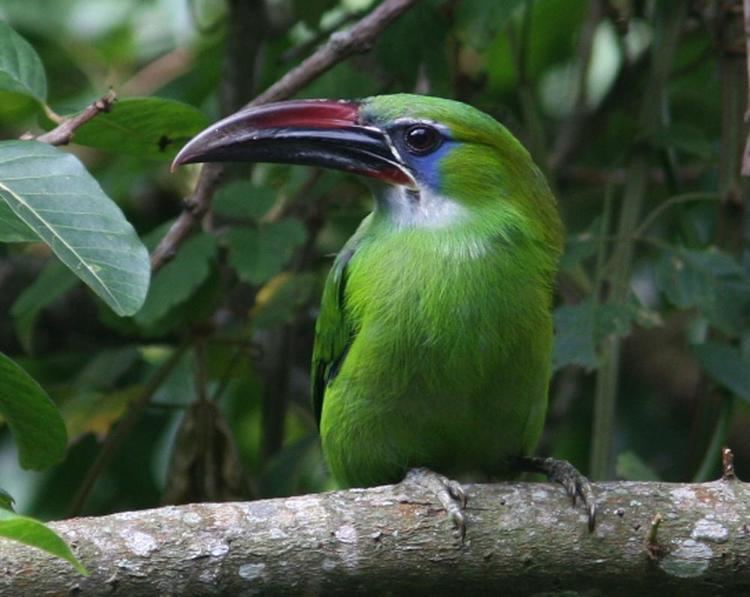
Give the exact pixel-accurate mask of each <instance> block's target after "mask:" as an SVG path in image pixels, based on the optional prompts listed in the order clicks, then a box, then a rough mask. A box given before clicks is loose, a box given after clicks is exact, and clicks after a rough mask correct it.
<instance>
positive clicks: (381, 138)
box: [172, 100, 416, 188]
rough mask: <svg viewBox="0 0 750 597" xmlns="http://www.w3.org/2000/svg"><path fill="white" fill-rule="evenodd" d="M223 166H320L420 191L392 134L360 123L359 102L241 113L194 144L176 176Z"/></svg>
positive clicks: (295, 104)
mask: <svg viewBox="0 0 750 597" xmlns="http://www.w3.org/2000/svg"><path fill="white" fill-rule="evenodd" d="M218 161H246V162H248V161H249V162H273V163H284V164H302V165H311V166H319V167H324V168H334V169H337V170H344V171H348V172H353V173H356V174H362V175H364V176H368V177H371V178H376V179H379V180H383V181H385V182H388V183H390V184H396V185H403V186H407V187H411V188H415V187H416V182H415V180H414V177H413V176H412V175H411V173H410V172H409V169H408V168H407V167H406V166H405V165H404V164H403V162H402V161H401V159H400V157H399V156H398V155H397V154H396V153H395V152H394V151H393V149H392V146H391V143H390V142H389V140H388V138H387V136H386V134H385V133H384V132H383V131H382V130H380V129H379V128H377V127H375V126H368V125H363V124H361V123H360V122H359V103H357V102H349V101H331V100H292V101H286V102H277V103H272V104H266V105H263V106H260V107H257V108H249V109H246V110H241V111H239V112H236V113H235V114H232V115H231V116H228V117H227V118H225V119H223V120H220V121H219V122H217V123H215V124H213V125H211V126H210V127H208V128H207V129H205V130H204V131H203V132H201V133H199V134H198V135H197V136H196V137H194V138H193V139H192V140H191V141H189V142H188V143H187V144H186V145H185V146H184V147H183V148H182V149H181V150H180V152H179V153H178V154H177V157H175V159H174V161H173V162H172V170H174V169H175V168H176V167H177V166H180V165H182V164H190V163H195V162H218Z"/></svg>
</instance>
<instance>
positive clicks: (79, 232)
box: [0, 141, 151, 315]
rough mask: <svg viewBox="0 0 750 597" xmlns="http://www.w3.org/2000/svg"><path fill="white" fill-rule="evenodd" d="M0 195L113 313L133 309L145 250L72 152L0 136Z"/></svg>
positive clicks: (145, 271) (145, 267)
mask: <svg viewBox="0 0 750 597" xmlns="http://www.w3.org/2000/svg"><path fill="white" fill-rule="evenodd" d="M0 199H2V200H4V201H5V203H7V205H8V206H9V207H10V208H11V209H12V210H13V212H14V213H15V214H16V215H17V216H18V217H19V218H20V219H21V220H23V222H25V223H26V225H27V226H28V227H29V228H31V229H32V230H34V232H36V234H38V235H39V237H40V238H41V239H42V240H43V241H44V242H46V243H47V244H48V245H49V246H50V248H51V249H52V250H53V251H54V252H55V254H56V255H57V256H58V257H59V258H60V260H61V261H62V262H63V263H64V264H65V265H67V266H68V267H69V268H70V269H71V270H72V271H73V273H74V274H76V275H77V276H78V277H79V278H81V280H83V281H84V282H85V283H86V284H87V285H88V286H89V287H90V288H91V289H92V290H93V291H94V292H95V293H96V294H97V295H99V296H100V297H101V298H102V300H104V302H105V303H107V305H109V307H110V308H111V309H112V310H113V311H114V312H115V313H117V314H118V315H132V314H133V313H135V312H136V311H138V309H139V308H140V307H141V305H142V304H143V301H144V299H145V298H146V292H147V290H148V283H149V276H150V273H151V269H150V264H149V258H148V252H147V251H146V248H145V247H144V246H143V244H142V243H141V241H140V240H139V238H138V235H137V234H136V233H135V230H133V227H132V226H131V225H130V223H129V222H128V221H127V220H126V219H125V216H124V215H123V213H122V211H121V210H120V208H119V207H117V205H115V203H113V202H112V200H111V199H110V198H109V197H107V196H106V195H105V194H104V191H102V189H101V187H100V186H99V184H98V183H97V182H96V180H94V179H93V178H92V177H91V175H90V174H89V173H88V172H87V171H86V169H85V168H84V167H83V165H82V164H81V163H80V162H79V161H78V160H77V159H76V158H75V156H73V155H71V154H69V153H65V152H63V151H60V150H59V149H56V148H55V147H52V146H50V145H47V144H45V143H38V142H36V141H4V142H0Z"/></svg>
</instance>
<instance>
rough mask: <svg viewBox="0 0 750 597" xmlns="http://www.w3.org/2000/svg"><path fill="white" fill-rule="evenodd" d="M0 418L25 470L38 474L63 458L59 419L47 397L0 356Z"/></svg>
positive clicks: (25, 375) (64, 441)
mask: <svg viewBox="0 0 750 597" xmlns="http://www.w3.org/2000/svg"><path fill="white" fill-rule="evenodd" d="M0 416H2V417H3V418H4V419H5V420H6V421H7V423H8V427H10V431H11V433H13V437H14V438H15V440H16V443H17V444H18V459H19V461H20V463H21V466H22V467H23V468H25V469H36V470H40V469H43V468H46V467H48V466H51V465H53V464H56V463H58V462H60V461H61V460H62V459H63V456H65V447H66V445H67V441H68V440H67V436H66V435H65V425H64V423H63V420H62V417H61V416H60V413H59V412H58V410H57V407H56V406H55V405H54V403H53V402H52V400H50V399H49V396H47V393H46V392H45V391H44V390H43V389H42V387H41V386H40V385H39V384H38V383H37V382H36V381H34V379H33V378H32V377H31V376H30V375H29V374H28V373H26V371H24V370H23V369H22V368H21V367H19V366H18V365H17V364H16V363H15V362H14V361H12V360H11V359H9V358H8V357H7V356H5V355H4V354H3V353H0Z"/></svg>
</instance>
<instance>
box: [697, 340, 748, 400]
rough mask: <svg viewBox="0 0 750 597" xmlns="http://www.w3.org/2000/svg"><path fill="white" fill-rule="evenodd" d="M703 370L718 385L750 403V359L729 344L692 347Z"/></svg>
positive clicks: (714, 343)
mask: <svg viewBox="0 0 750 597" xmlns="http://www.w3.org/2000/svg"><path fill="white" fill-rule="evenodd" d="M692 349H693V353H694V354H695V356H696V357H698V360H699V361H700V363H701V365H702V366H703V369H704V370H705V371H706V373H708V375H709V376H710V377H711V378H712V379H713V380H714V381H716V382H717V383H719V384H721V385H722V386H724V387H725V388H727V389H728V390H729V391H730V392H732V393H733V394H735V395H736V396H739V397H740V398H743V399H744V400H747V401H749V402H750V359H748V358H746V357H743V356H742V354H740V351H739V350H737V349H736V348H732V347H731V346H728V345H727V344H720V343H719V342H712V341H709V342H706V343H705V344H698V345H695V346H693V347H692Z"/></svg>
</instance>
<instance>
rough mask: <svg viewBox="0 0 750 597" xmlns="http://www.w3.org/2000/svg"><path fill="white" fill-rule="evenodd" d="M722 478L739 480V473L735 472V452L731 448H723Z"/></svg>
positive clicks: (723, 479) (724, 479)
mask: <svg viewBox="0 0 750 597" xmlns="http://www.w3.org/2000/svg"><path fill="white" fill-rule="evenodd" d="M721 480H722V481H736V480H737V475H735V473H734V454H733V453H732V450H731V449H729V448H723V449H722V450H721Z"/></svg>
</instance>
